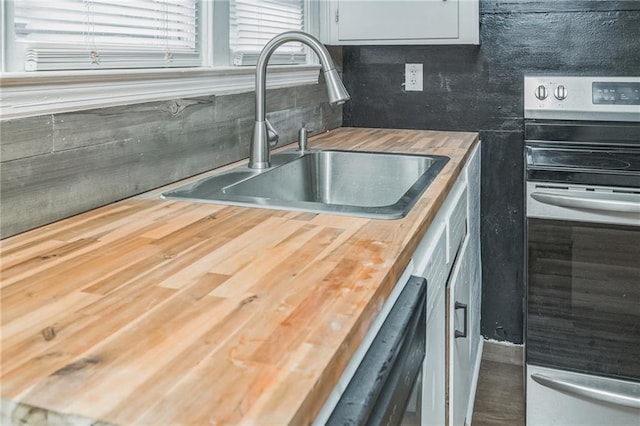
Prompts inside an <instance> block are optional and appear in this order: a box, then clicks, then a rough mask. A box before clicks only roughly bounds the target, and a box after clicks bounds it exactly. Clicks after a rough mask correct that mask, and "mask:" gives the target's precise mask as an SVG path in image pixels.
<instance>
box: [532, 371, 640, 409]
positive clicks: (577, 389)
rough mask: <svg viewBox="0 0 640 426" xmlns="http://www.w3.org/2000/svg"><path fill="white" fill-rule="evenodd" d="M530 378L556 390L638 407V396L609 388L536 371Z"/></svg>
mask: <svg viewBox="0 0 640 426" xmlns="http://www.w3.org/2000/svg"><path fill="white" fill-rule="evenodd" d="M531 378H532V379H533V380H534V381H535V382H536V383H539V384H541V385H542V386H546V387H548V388H551V389H555V390H558V391H563V392H567V393H572V394H574V395H580V396H584V397H586V398H591V399H594V400H597V401H604V402H609V403H611V404H616V405H622V406H625V407H631V408H637V409H640V396H636V395H631V394H626V393H621V392H616V391H613V390H609V389H598V388H594V387H591V386H587V385H585V384H582V383H575V382H572V381H569V380H563V379H557V378H552V377H549V376H545V375H543V374H538V373H535V374H532V375H531Z"/></svg>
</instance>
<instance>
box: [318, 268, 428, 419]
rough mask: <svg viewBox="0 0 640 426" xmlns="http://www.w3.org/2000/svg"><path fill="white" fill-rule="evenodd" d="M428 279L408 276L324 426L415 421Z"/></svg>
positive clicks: (423, 352) (424, 335)
mask: <svg viewBox="0 0 640 426" xmlns="http://www.w3.org/2000/svg"><path fill="white" fill-rule="evenodd" d="M426 294H427V280H426V279H424V278H422V277H416V276H411V277H410V278H409V281H408V282H407V284H406V286H405V287H404V289H403V290H402V292H401V293H400V296H399V297H398V299H397V300H396V302H395V304H394V305H393V308H392V309H391V311H390V312H389V315H388V316H387V318H386V319H385V321H384V323H383V324H382V327H381V328H380V330H379V331H378V334H377V335H376V337H375V338H374V340H373V342H372V344H371V346H370V347H369V350H368V351H367V353H366V355H365V356H364V358H363V360H362V362H361V363H360V365H359V366H358V369H357V370H356V372H355V374H354V376H353V377H352V379H351V381H350V382H349V384H348V385H347V387H346V389H345V391H344V393H343V394H342V396H341V398H340V400H339V401H338V403H337V405H336V406H335V408H334V410H333V412H332V413H331V415H330V417H329V419H328V420H327V422H326V424H327V425H365V424H366V425H400V424H420V423H421V421H420V414H421V413H420V406H421V403H420V400H421V398H420V389H421V382H420V372H421V370H422V362H423V360H424V356H425V337H426Z"/></svg>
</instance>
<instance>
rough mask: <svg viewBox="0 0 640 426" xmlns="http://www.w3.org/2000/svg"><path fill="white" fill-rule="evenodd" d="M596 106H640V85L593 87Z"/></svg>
mask: <svg viewBox="0 0 640 426" xmlns="http://www.w3.org/2000/svg"><path fill="white" fill-rule="evenodd" d="M592 95H593V103H594V104H604V105H640V83H602V82H597V81H596V82H594V83H593V85H592Z"/></svg>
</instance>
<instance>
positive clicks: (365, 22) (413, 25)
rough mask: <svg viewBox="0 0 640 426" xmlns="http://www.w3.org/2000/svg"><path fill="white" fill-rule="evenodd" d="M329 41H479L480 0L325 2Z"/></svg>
mask: <svg viewBox="0 0 640 426" xmlns="http://www.w3.org/2000/svg"><path fill="white" fill-rule="evenodd" d="M320 8H321V13H320V17H321V24H320V38H321V40H322V42H323V43H325V44H334V45H364V44H367V45H376V44H398V45H402V44H478V43H479V23H480V19H479V17H480V13H479V10H480V7H479V0H327V1H321V2H320Z"/></svg>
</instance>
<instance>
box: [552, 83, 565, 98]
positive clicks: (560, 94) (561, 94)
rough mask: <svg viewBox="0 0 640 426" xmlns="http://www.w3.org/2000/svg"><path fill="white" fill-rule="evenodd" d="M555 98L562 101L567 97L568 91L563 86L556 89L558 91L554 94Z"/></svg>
mask: <svg viewBox="0 0 640 426" xmlns="http://www.w3.org/2000/svg"><path fill="white" fill-rule="evenodd" d="M553 96H555V97H556V99H557V100H559V101H561V100H563V99H565V98H566V97H567V89H566V88H565V87H564V86H563V85H562V84H561V85H559V86H558V87H556V90H555V91H554V92H553Z"/></svg>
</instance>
